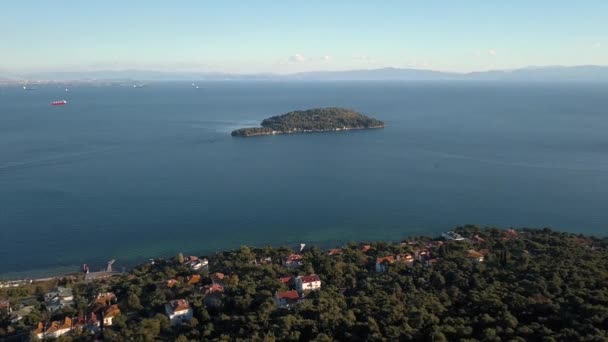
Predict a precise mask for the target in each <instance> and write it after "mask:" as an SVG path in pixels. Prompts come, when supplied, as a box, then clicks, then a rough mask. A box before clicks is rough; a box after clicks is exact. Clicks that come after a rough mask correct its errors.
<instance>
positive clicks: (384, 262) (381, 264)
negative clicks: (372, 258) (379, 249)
mask: <svg viewBox="0 0 608 342" xmlns="http://www.w3.org/2000/svg"><path fill="white" fill-rule="evenodd" d="M394 262H395V257H394V256H392V255H389V256H386V257H382V258H377V259H376V272H386V270H387V269H388V265H389V264H392V263H394Z"/></svg>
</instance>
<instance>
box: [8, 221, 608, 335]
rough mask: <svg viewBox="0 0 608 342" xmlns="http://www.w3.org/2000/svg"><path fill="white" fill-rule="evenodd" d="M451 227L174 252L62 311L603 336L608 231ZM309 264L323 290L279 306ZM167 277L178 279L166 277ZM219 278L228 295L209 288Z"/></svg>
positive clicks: (129, 324) (251, 331) (165, 325)
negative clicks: (178, 305)
mask: <svg viewBox="0 0 608 342" xmlns="http://www.w3.org/2000/svg"><path fill="white" fill-rule="evenodd" d="M455 231H456V232H457V233H460V234H461V235H462V236H464V237H465V238H466V239H465V240H463V241H444V242H442V241H440V240H442V239H441V238H437V239H431V238H428V237H415V238H409V239H407V240H406V241H404V242H402V243H391V242H371V243H368V244H358V243H349V244H347V245H345V246H342V247H341V248H338V249H333V250H331V251H326V250H321V249H319V248H316V247H312V248H306V249H305V250H304V251H302V252H301V253H300V254H301V256H302V264H301V265H300V266H299V267H295V268H294V267H291V268H287V267H286V266H284V265H283V261H284V260H285V259H286V258H287V256H289V255H291V254H292V253H295V252H294V251H293V250H292V249H290V248H287V247H281V248H271V247H266V248H249V247H241V248H240V249H239V250H235V251H229V252H223V253H220V254H217V255H213V256H210V257H208V260H209V265H208V269H206V268H204V269H201V270H199V271H193V270H192V269H191V267H189V266H188V263H187V259H188V258H184V257H183V256H182V255H179V256H178V257H176V258H175V260H164V261H163V260H157V261H156V262H155V263H154V264H146V265H141V266H139V267H137V268H135V269H133V270H132V271H131V272H129V274H126V275H122V276H119V277H114V278H110V279H105V280H103V281H98V282H93V283H82V282H76V283H73V284H68V285H70V286H72V287H73V289H74V293H75V296H76V302H77V303H80V304H77V305H76V308H74V309H71V310H72V311H73V312H67V313H59V315H69V314H75V313H76V312H77V311H78V310H83V309H84V308H85V307H86V305H85V304H84V302H86V300H85V298H89V297H91V296H94V294H96V293H99V292H105V291H113V292H114V293H116V295H117V297H118V300H119V304H120V307H121V310H122V312H123V314H122V315H121V316H119V317H117V318H116V319H115V324H114V325H113V326H112V327H107V328H106V329H105V332H104V335H105V336H104V337H105V339H106V340H109V341H122V340H125V339H127V340H133V341H155V340H178V341H188V340H240V341H249V340H259V341H279V340H281V341H284V340H285V341H331V340H342V341H397V340H422V341H556V340H557V341H606V340H607V339H608V332H607V331H608V249H607V248H608V239H605V238H604V239H598V238H592V237H587V236H582V235H574V234H568V233H562V232H556V231H552V230H549V229H543V230H531V229H522V230H516V231H513V230H509V231H507V230H501V229H494V228H478V227H475V226H465V227H460V228H457V229H456V230H455ZM421 250H422V251H428V252H430V255H428V256H427V259H426V260H427V262H421V261H418V260H417V261H414V262H413V263H406V262H396V261H395V262H392V263H387V264H386V269H385V271H384V272H378V271H377V268H376V267H377V265H376V261H377V260H378V259H379V258H381V259H380V260H387V258H382V257H387V256H388V257H389V258H390V256H400V255H408V254H409V255H418V254H417V253H418V252H417V251H421ZM481 255H483V258H481V257H480V256H481ZM398 259H399V258H397V259H396V260H398ZM401 260H405V259H401ZM430 261H432V262H430ZM217 272H221V273H222V277H220V276H219V275H218V274H217ZM193 274H200V275H201V277H200V282H198V283H195V284H189V283H192V282H193V279H198V278H192V275H193ZM305 274H317V275H318V276H319V277H320V279H321V281H322V286H321V289H320V290H318V291H312V292H310V293H308V294H307V295H306V297H305V299H304V300H302V301H301V302H299V303H298V304H297V305H294V306H292V307H291V308H289V309H285V308H277V305H276V303H275V300H274V295H275V292H276V291H281V290H288V289H293V284H289V283H284V282H281V281H279V278H281V277H283V276H286V275H305ZM169 279H175V280H176V281H175V282H174V283H171V286H169V284H168V283H167V280H169ZM218 279H221V284H222V286H223V293H209V292H206V291H207V290H208V289H209V286H206V285H209V284H211V283H212V282H214V281H218ZM205 289H207V290H205ZM8 291H9V290H3V289H0V298H2V297H3V296H4V297H7V296H9V297H10V296H12V297H19V296H29V295H34V296H37V295H38V296H39V295H40V294H41V293H42V292H43V290H42V289H36V288H35V287H32V288H26V289H21V290H18V289H14V290H10V291H13V292H12V293H11V292H8ZM19 291H21V292H19ZM28 291H29V292H28ZM177 298H180V299H181V298H183V299H187V300H188V301H189V303H190V305H191V306H192V309H193V312H194V318H193V319H192V320H191V321H190V322H187V323H183V324H180V325H178V326H175V327H171V325H170V324H169V320H168V318H167V317H166V315H165V311H164V304H165V303H167V302H168V301H169V300H172V299H177ZM33 315H34V317H31V318H28V319H27V320H26V321H24V322H21V323H20V324H22V325H24V326H25V325H28V324H30V325H32V326H33V325H34V324H35V322H37V321H38V320H42V319H45V316H47V315H48V314H46V313H45V312H44V308H43V307H42V306H41V305H39V308H38V310H36V312H35V313H34V314H33ZM46 318H49V317H46ZM7 325H8V324H7V322H6V319H4V321H2V331H1V332H0V333H4V334H7V333H8V332H7ZM90 338H91V336H90V335H84V334H83V335H74V336H71V337H69V336H63V337H61V339H63V340H75V341H85V340H89V339H90Z"/></svg>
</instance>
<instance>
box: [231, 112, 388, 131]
mask: <svg viewBox="0 0 608 342" xmlns="http://www.w3.org/2000/svg"><path fill="white" fill-rule="evenodd" d="M380 127H384V123H383V122H382V121H379V120H376V119H372V118H369V117H367V116H365V115H362V114H360V113H357V112H355V111H353V110H350V109H344V108H317V109H309V110H298V111H293V112H289V113H287V114H283V115H279V116H273V117H271V118H268V119H265V120H264V121H262V127H255V128H242V129H238V130H235V131H233V132H232V135H233V136H253V135H267V134H273V132H275V134H276V133H297V132H319V131H335V130H343V129H365V128H380Z"/></svg>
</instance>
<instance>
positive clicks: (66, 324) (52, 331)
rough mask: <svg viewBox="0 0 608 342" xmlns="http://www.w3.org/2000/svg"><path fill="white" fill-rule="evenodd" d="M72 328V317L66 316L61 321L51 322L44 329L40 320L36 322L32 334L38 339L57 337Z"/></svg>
mask: <svg viewBox="0 0 608 342" xmlns="http://www.w3.org/2000/svg"><path fill="white" fill-rule="evenodd" d="M71 330H72V319H71V318H69V317H66V318H65V319H64V320H63V323H62V322H59V321H55V322H51V324H50V326H49V327H48V328H47V329H46V330H45V329H44V324H43V323H42V322H39V323H38V327H37V328H36V330H34V334H36V336H37V337H38V338H39V339H43V338H57V337H59V336H63V335H65V334H67V333H69V332H70V331H71Z"/></svg>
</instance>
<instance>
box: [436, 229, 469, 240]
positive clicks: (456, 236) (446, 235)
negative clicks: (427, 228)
mask: <svg viewBox="0 0 608 342" xmlns="http://www.w3.org/2000/svg"><path fill="white" fill-rule="evenodd" d="M441 236H443V238H444V239H446V240H448V241H449V240H454V241H462V240H464V238H463V237H462V236H461V235H460V234H458V233H456V232H452V231H449V232H446V233H443V234H441Z"/></svg>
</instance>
